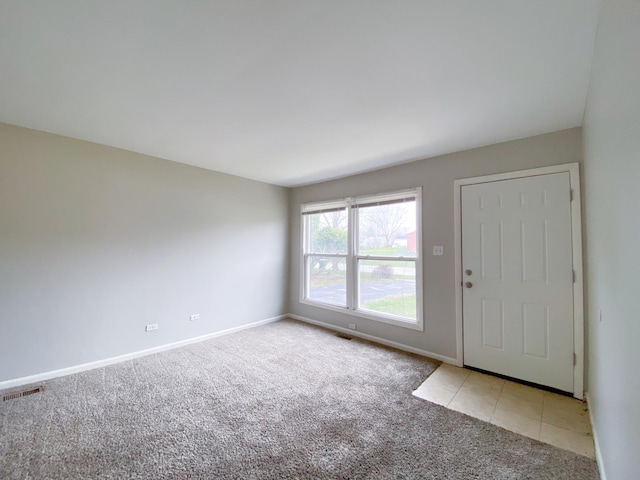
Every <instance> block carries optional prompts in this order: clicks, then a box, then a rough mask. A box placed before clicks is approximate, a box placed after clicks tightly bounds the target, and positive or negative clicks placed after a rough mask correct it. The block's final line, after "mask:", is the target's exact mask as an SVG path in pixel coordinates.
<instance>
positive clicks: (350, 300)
mask: <svg viewBox="0 0 640 480" xmlns="http://www.w3.org/2000/svg"><path fill="white" fill-rule="evenodd" d="M407 195H414V196H415V198H416V232H417V235H416V256H415V257H398V258H397V260H398V261H402V260H409V261H414V262H415V265H416V321H415V322H413V321H411V320H408V319H406V318H404V317H398V316H395V315H389V314H382V313H377V312H376V313H374V312H371V311H370V310H365V309H359V308H356V307H355V306H356V305H357V304H358V298H357V296H358V292H357V274H356V271H357V262H358V258H359V257H358V255H357V253H356V252H357V246H356V241H357V238H358V236H357V228H358V222H357V221H356V220H357V218H356V215H357V213H356V210H357V209H355V208H352V206H353V205H357V204H360V203H366V202H368V201H383V200H393V199H398V198H403V197H406V196H407ZM340 205H346V206H347V215H348V222H349V226H350V227H351V228H348V233H349V241H348V247H347V254H346V255H343V254H327V256H335V257H340V258H344V257H346V259H347V269H348V272H349V274H347V275H346V287H347V306H346V307H343V306H340V305H332V304H329V303H325V302H318V301H314V300H313V299H309V298H306V297H307V289H308V285H307V278H306V262H307V253H306V252H307V244H306V242H307V241H308V239H307V238H306V236H305V223H306V222H305V220H304V218H303V213H308V212H313V211H314V210H320V209H322V208H323V207H325V208H332V207H337V206H340ZM300 219H301V221H300V246H301V249H300V252H301V258H300V285H299V290H298V291H299V293H300V298H299V301H300V303H301V304H304V305H309V306H312V307H316V308H322V309H325V310H331V311H334V312H339V313H344V314H347V315H351V316H354V317H360V318H365V319H367V320H374V321H376V322H381V323H386V324H389V325H395V326H398V327H403V328H408V329H411V330H419V331H423V330H424V313H423V312H424V310H423V305H424V302H423V299H424V293H423V288H422V278H423V277H422V265H423V252H422V236H423V235H422V187H416V188H412V189H407V190H399V191H394V192H387V193H381V194H378V195H365V196H359V197H350V198H346V199H341V200H335V201H324V202H315V203H305V204H302V205H301V206H300ZM367 258H369V259H371V260H376V259H377V257H375V256H368V257H367ZM381 258H382V257H381ZM386 259H387V258H385V260H386Z"/></svg>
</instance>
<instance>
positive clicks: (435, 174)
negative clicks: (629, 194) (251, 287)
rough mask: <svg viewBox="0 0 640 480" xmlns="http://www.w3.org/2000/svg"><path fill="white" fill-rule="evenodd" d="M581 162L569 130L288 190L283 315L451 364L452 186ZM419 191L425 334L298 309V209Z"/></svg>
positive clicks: (577, 137)
mask: <svg viewBox="0 0 640 480" xmlns="http://www.w3.org/2000/svg"><path fill="white" fill-rule="evenodd" d="M581 160H582V137H581V130H580V129H579V128H575V129H571V130H564V131H561V132H556V133H550V134H547V135H541V136H537V137H531V138H526V139H523V140H516V141H513V142H507V143H501V144H498V145H492V146H488V147H482V148H477V149H474V150H468V151H464V152H459V153H454V154H451V155H444V156H440V157H436V158H430V159H427V160H422V161H418V162H413V163H408V164H405V165H400V166H396V167H391V168H387V169H384V170H378V171H375V172H370V173H365V174H362V175H355V176H351V177H346V178H342V179H339V180H334V181H330V182H324V183H319V184H314V185H309V186H304V187H299V188H295V189H293V190H292V192H291V202H290V217H291V218H290V225H291V230H290V235H291V237H290V243H291V268H290V279H291V280H290V286H289V298H290V301H289V303H290V308H289V311H290V312H291V313H293V314H297V315H301V316H304V317H308V318H311V319H314V320H318V321H322V322H326V323H330V324H332V325H336V326H340V327H347V325H348V324H349V323H355V324H356V326H357V329H358V331H359V332H361V333H365V334H369V335H374V336H377V337H380V338H383V339H386V340H391V341H395V342H399V343H402V344H404V345H408V346H411V347H415V348H419V349H422V350H426V351H428V352H432V353H436V354H439V355H444V356H446V357H452V358H455V356H456V319H455V288H454V287H455V286H454V250H453V248H454V238H453V236H454V221H453V217H454V207H453V181H454V180H456V179H460V178H468V177H475V176H480V175H488V174H493V173H502V172H510V171H515V170H523V169H528V168H535V167H542V166H547V165H554V164H562V163H571V162H581ZM417 186H421V187H423V190H422V203H423V205H422V206H423V208H422V214H423V218H422V227H423V231H424V237H423V258H424V279H423V280H424V281H423V285H424V332H416V331H414V330H409V329H406V328H403V327H396V326H391V325H387V324H384V323H380V322H376V321H371V320H366V319H363V318H359V317H355V316H352V315H346V314H341V313H335V312H332V311H328V310H323V309H321V308H317V307H313V306H309V305H305V304H301V303H300V301H299V298H300V294H299V285H300V255H301V254H300V248H299V247H300V204H301V203H305V202H312V201H320V200H331V199H338V198H344V197H347V196H352V195H362V194H368V193H380V192H387V191H392V190H397V189H402V188H409V187H417ZM434 245H443V246H444V252H445V254H444V256H442V257H434V256H433V255H432V254H431V252H432V247H433V246H434Z"/></svg>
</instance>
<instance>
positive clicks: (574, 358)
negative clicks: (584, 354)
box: [573, 352, 577, 367]
mask: <svg viewBox="0 0 640 480" xmlns="http://www.w3.org/2000/svg"><path fill="white" fill-rule="evenodd" d="M576 363H577V355H576V354H575V352H574V353H573V366H574V367H575V366H576Z"/></svg>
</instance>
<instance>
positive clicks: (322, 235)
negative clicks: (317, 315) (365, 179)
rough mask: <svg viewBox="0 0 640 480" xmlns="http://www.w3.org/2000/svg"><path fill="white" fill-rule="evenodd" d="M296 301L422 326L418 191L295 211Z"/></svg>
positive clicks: (331, 203)
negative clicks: (298, 217)
mask: <svg viewBox="0 0 640 480" xmlns="http://www.w3.org/2000/svg"><path fill="white" fill-rule="evenodd" d="M302 219H303V221H302V224H303V249H302V250H303V262H302V269H303V285H302V301H303V302H304V303H310V304H313V305H315V306H322V307H324V308H329V309H338V310H340V311H343V312H345V313H349V314H353V315H358V316H362V317H366V318H370V319H374V320H379V321H382V322H386V323H392V324H396V325H401V326H405V327H408V328H414V329H422V313H421V310H422V288H421V286H420V282H421V259H420V257H421V252H420V225H419V219H420V191H419V190H418V189H415V190H410V191H403V192H396V193H391V194H383V195H376V196H368V197H358V198H350V199H346V200H340V201H335V202H325V203H321V204H307V205H303V206H302Z"/></svg>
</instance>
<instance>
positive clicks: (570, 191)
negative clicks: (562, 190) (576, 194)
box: [569, 188, 573, 202]
mask: <svg viewBox="0 0 640 480" xmlns="http://www.w3.org/2000/svg"><path fill="white" fill-rule="evenodd" d="M569 201H570V202H573V188H570V189H569Z"/></svg>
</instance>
